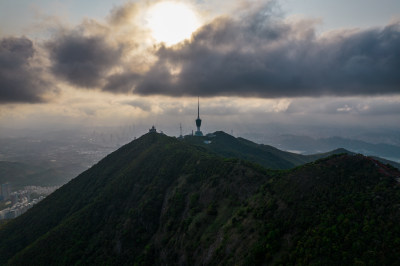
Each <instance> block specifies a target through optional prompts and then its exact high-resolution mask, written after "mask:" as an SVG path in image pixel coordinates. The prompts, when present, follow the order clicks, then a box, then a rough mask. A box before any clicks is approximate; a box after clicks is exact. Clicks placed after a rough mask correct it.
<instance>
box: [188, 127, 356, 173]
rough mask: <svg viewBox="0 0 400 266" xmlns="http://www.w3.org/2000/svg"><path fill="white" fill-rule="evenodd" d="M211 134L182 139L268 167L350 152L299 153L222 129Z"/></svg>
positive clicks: (290, 164) (282, 166)
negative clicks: (234, 134) (253, 140)
mask: <svg viewBox="0 0 400 266" xmlns="http://www.w3.org/2000/svg"><path fill="white" fill-rule="evenodd" d="M212 135H213V136H212V137H194V136H185V138H184V140H183V141H184V142H187V143H190V144H194V145H198V146H201V147H203V148H205V149H207V150H209V151H210V152H213V153H215V154H217V155H220V156H224V157H232V158H239V159H243V160H248V161H252V162H255V163H258V164H260V165H262V166H264V167H266V168H270V169H290V168H293V167H295V166H299V165H302V164H305V163H309V162H312V161H315V160H318V159H320V158H324V157H327V156H330V155H333V154H340V153H351V152H349V151H347V150H345V149H336V150H333V151H331V152H327V153H321V154H314V155H301V154H296V153H292V152H286V151H282V150H279V149H277V148H275V147H272V146H269V145H264V144H257V143H254V142H252V141H249V140H247V139H244V138H240V137H239V138H235V137H234V136H232V135H229V134H227V133H225V132H222V131H217V132H215V133H213V134H212Z"/></svg>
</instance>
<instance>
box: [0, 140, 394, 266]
mask: <svg viewBox="0 0 400 266" xmlns="http://www.w3.org/2000/svg"><path fill="white" fill-rule="evenodd" d="M398 178H400V173H399V172H398V170H396V169H394V168H391V167H389V166H386V165H383V164H381V163H379V162H377V161H375V160H373V159H371V158H367V157H364V156H358V155H357V156H354V155H344V154H342V155H334V156H331V157H329V158H326V159H321V160H318V161H316V162H313V163H309V164H306V165H304V166H300V167H297V168H295V169H292V170H285V171H272V170H265V169H263V168H261V167H260V166H258V165H256V164H252V163H250V162H248V161H243V160H237V159H223V158H221V157H216V156H214V155H212V154H210V153H209V152H208V151H207V149H206V148H203V147H201V146H197V145H190V144H187V143H184V142H182V141H179V140H176V139H174V138H170V137H166V136H163V135H160V134H156V133H151V134H146V135H144V136H143V137H141V138H139V139H138V140H135V141H133V142H132V143H130V144H128V145H126V146H124V147H122V148H121V149H119V150H118V151H116V152H114V153H112V154H110V155H109V156H107V157H106V158H105V159H103V160H102V161H100V162H99V163H98V164H97V165H95V166H94V167H92V168H91V169H89V170H88V171H86V172H84V173H82V174H81V175H80V176H78V177H77V178H75V179H74V180H72V181H71V182H69V183H68V184H67V185H65V186H63V187H62V188H60V189H59V190H57V191H56V192H55V193H53V194H52V195H51V196H49V197H47V198H46V199H45V200H44V201H42V202H41V203H39V204H38V205H37V206H35V207H34V208H32V209H31V210H29V211H28V212H27V213H26V214H24V215H22V216H20V217H19V218H17V219H15V220H13V221H11V222H9V223H7V224H6V225H4V226H3V227H1V228H0V264H7V263H8V264H10V265H75V264H85V265H87V264H89V265H134V264H138V265H165V264H169V265H175V264H182V265H200V264H201V265H204V264H209V265H234V264H237V265H257V264H281V263H282V264H286V265H293V264H299V265H301V264H319V265H338V264H339V265H340V264H341V265H347V264H354V263H366V264H373V265H382V264H396V263H398V262H399V260H398V259H397V257H398V251H399V250H400V226H399V223H398V221H399V219H400V209H399V206H400V186H399V183H398V181H397V180H398Z"/></svg>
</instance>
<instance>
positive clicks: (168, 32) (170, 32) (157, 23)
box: [147, 2, 200, 45]
mask: <svg viewBox="0 0 400 266" xmlns="http://www.w3.org/2000/svg"><path fill="white" fill-rule="evenodd" d="M147 22H148V26H149V27H150V29H151V31H152V36H153V38H154V39H155V40H156V41H157V42H164V43H165V44H167V45H173V44H177V43H179V42H181V41H183V40H185V39H187V38H190V36H191V35H192V33H193V32H194V31H195V30H196V29H197V28H199V27H200V22H199V19H198V17H197V15H196V14H195V12H194V11H193V10H192V9H191V8H190V7H189V6H188V5H186V4H184V3H179V2H159V3H156V4H154V5H153V6H151V7H150V8H149V10H148V12H147Z"/></svg>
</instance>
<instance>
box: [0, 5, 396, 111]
mask: <svg viewBox="0 0 400 266" xmlns="http://www.w3.org/2000/svg"><path fill="white" fill-rule="evenodd" d="M275 7H276V6H274V4H273V2H272V4H271V3H269V4H267V5H266V6H264V7H262V8H249V9H247V10H244V11H242V12H240V13H239V14H236V18H233V17H229V16H225V17H220V18H217V19H215V20H214V21H212V22H210V23H209V24H207V25H204V26H203V27H202V28H200V29H199V30H198V31H197V32H195V33H194V34H193V38H192V39H191V40H190V41H185V42H184V43H181V44H178V45H176V46H173V47H166V46H163V45H161V46H158V47H156V48H154V49H153V50H146V53H149V52H151V51H153V54H154V56H155V57H156V58H157V61H156V62H155V63H154V64H153V65H149V64H147V65H145V66H143V67H142V66H140V67H136V68H135V66H139V65H140V64H143V62H146V60H144V59H143V58H141V59H140V58H139V59H138V57H129V56H126V55H127V54H131V52H132V53H136V54H138V53H140V50H135V49H138V48H137V47H138V46H137V44H138V43H141V42H142V41H143V40H141V38H143V36H144V35H143V34H144V33H143V32H141V31H140V30H137V31H136V30H135V31H133V32H134V34H133V35H132V36H131V35H130V34H129V38H128V37H127V36H125V35H124V34H122V35H112V34H111V33H112V32H113V29H115V28H113V27H122V26H121V25H122V24H124V23H127V22H126V21H127V20H128V18H130V16H131V15H132V14H136V13H137V12H139V11H138V10H139V9H138V8H137V6H135V5H132V4H127V5H125V6H122V7H120V8H116V9H114V10H113V11H112V12H111V15H110V17H109V18H108V24H107V25H100V24H99V25H97V24H96V23H86V24H85V23H82V25H80V26H79V27H76V28H75V29H71V30H65V29H63V30H62V32H61V31H60V34H58V35H56V36H55V37H53V38H51V39H50V40H48V41H47V42H45V45H44V46H43V48H44V49H45V50H46V51H47V55H45V54H42V55H41V56H43V57H45V56H48V59H49V60H50V68H49V69H48V68H46V67H45V66H40V64H39V65H38V64H32V61H33V60H34V58H35V57H36V55H37V53H38V52H37V51H36V50H35V47H34V45H33V43H32V41H31V40H29V39H27V38H25V37H21V38H5V39H2V40H0V103H9V102H41V101H44V95H45V94H46V93H47V92H48V91H49V90H51V88H53V87H54V86H53V83H52V82H50V81H49V79H48V78H47V79H46V78H45V76H46V75H47V74H49V73H52V74H53V75H54V76H55V77H57V78H59V79H60V80H64V81H66V82H68V83H69V84H71V85H73V86H76V87H80V88H86V89H97V90H103V91H108V92H113V93H132V92H133V93H134V94H138V95H154V94H159V95H169V96H198V95H199V96H255V97H265V98H274V97H304V96H311V97H320V96H353V95H388V94H389V95H390V94H399V93H400V22H399V23H394V24H391V25H388V26H386V27H384V28H375V29H366V30H347V31H345V30H342V31H337V32H334V33H329V34H326V35H324V36H322V37H319V36H316V34H315V29H314V24H313V22H312V21H306V20H302V21H297V22H288V21H286V20H284V19H283V18H282V17H281V16H280V15H276V14H275V13H273V11H271V10H274V8H275ZM95 24H96V25H95ZM125 30H126V29H124V30H123V31H122V33H124V32H125ZM129 32H130V31H129ZM111 35H112V36H111ZM121 36H123V37H121ZM135 60H138V61H137V62H136V61H135ZM149 62H150V61H149ZM135 69H136V70H138V69H141V70H140V73H136V72H134V71H135ZM147 69H148V70H147ZM114 70H116V71H114Z"/></svg>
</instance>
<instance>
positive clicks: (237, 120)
mask: <svg viewBox="0 0 400 266" xmlns="http://www.w3.org/2000/svg"><path fill="white" fill-rule="evenodd" d="M165 21H167V22H165ZM0 42H1V45H0V103H1V105H0V127H1V132H2V133H1V134H2V135H3V136H4V135H10V134H11V135H12V134H17V133H18V132H19V133H20V134H21V132H23V133H25V134H29V131H30V130H36V131H37V130H39V131H49V130H58V129H62V130H66V129H69V130H77V129H80V128H88V130H89V131H91V130H92V129H95V128H98V127H120V126H126V125H129V126H132V125H133V126H134V129H135V131H136V133H135V134H136V135H137V136H139V135H141V134H143V133H145V132H146V131H147V129H148V128H149V127H150V126H151V125H152V124H155V125H156V126H157V127H158V128H160V129H162V130H163V131H164V132H165V133H167V134H169V135H178V134H179V124H180V123H181V124H182V127H183V131H184V133H186V134H189V133H190V132H191V130H193V129H195V124H194V118H195V116H196V108H197V106H196V102H197V97H198V96H200V105H201V112H202V118H203V126H202V127H203V130H204V131H206V132H212V131H215V130H225V131H227V132H231V131H232V130H233V133H234V134H237V135H243V134H248V135H252V134H253V133H255V134H268V133H274V134H275V133H276V134H278V133H288V134H299V135H309V136H315V137H325V136H326V137H329V136H335V135H340V136H351V137H353V136H354V137H362V136H363V135H365V134H372V135H375V136H376V135H380V136H384V137H381V138H379V139H376V140H373V141H375V142H379V141H384V142H385V141H386V142H388V143H395V142H396V140H395V138H396V134H397V133H398V131H399V127H400V123H398V122H399V114H400V96H399V93H400V67H399V66H400V3H399V2H398V1H389V0H386V1H379V2H378V1H361V0H357V1H351V2H350V3H349V2H347V1H335V2H332V1H301V2H300V1H288V0H286V1H284V0H282V1H244V0H243V1H189V0H188V1H101V2H98V1H85V2H84V3H82V2H81V1H72V0H71V1H49V0H41V1H34V2H32V1H27V0H24V1H2V2H1V3H0ZM397 144H398V143H397Z"/></svg>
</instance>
